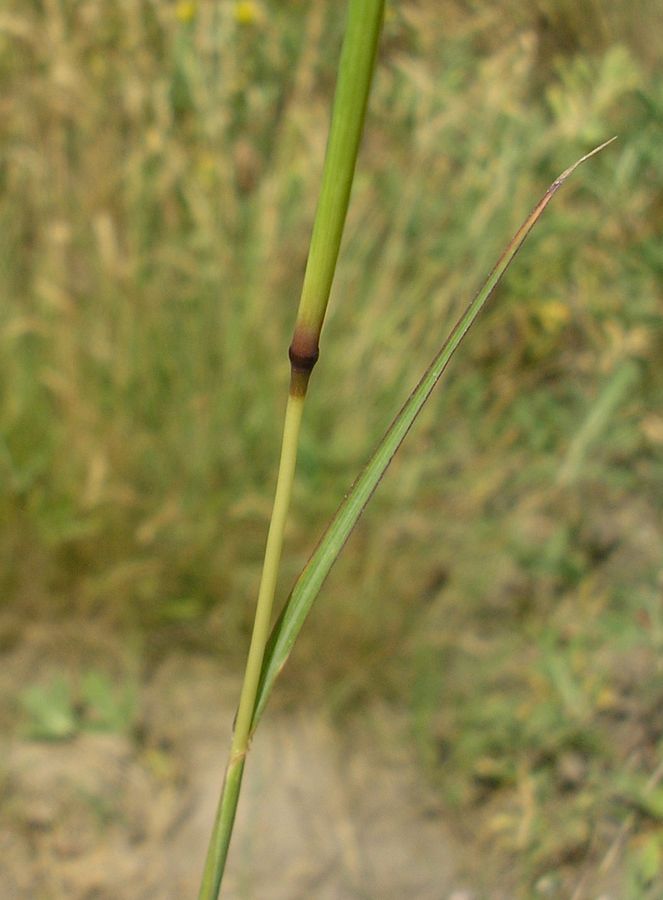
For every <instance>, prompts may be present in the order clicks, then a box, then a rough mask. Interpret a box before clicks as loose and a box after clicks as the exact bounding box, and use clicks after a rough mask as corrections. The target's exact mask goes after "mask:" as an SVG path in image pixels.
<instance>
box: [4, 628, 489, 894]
mask: <svg viewBox="0 0 663 900" xmlns="http://www.w3.org/2000/svg"><path fill="white" fill-rule="evenodd" d="M49 641H50V642H49ZM68 646H69V648H70V649H71V648H72V647H73V646H74V644H73V638H72V639H71V640H70V642H69V644H67V642H66V641H65V642H64V644H62V642H60V643H58V652H55V653H54V652H52V651H53V647H54V645H53V642H52V640H50V639H49V638H48V637H46V636H44V635H43V634H42V636H41V639H40V638H39V637H37V639H34V638H33V639H32V640H31V641H29V642H28V644H27V645H26V644H25V643H24V642H22V643H21V644H20V645H19V646H17V647H16V648H14V649H12V650H11V651H10V652H5V653H4V654H3V656H4V660H3V666H2V673H1V675H0V699H1V700H2V708H1V710H0V712H1V713H2V722H3V725H4V724H5V723H7V722H9V723H10V726H9V727H8V728H7V729H4V738H3V739H2V746H1V748H0V753H1V755H0V790H1V796H2V806H1V809H0V898H2V900H10V898H11V900H14V898H16V900H23V898H25V900H28V898H30V900H42V898H43V900H51V898H70V900H84V898H85V900H93V898H94V900H106V898H108V900H111V898H113V900H117V898H126V900H148V898H160V900H161V898H163V900H171V898H173V900H174V898H178V900H179V898H188V897H191V898H194V897H195V896H196V892H197V887H198V882H199V877H200V871H201V867H202V861H203V858H204V854H205V850H206V844H207V839H208V836H209V831H210V827H211V822H212V819H213V816H214V811H215V807H216V800H217V792H218V788H219V785H220V780H221V774H222V768H223V763H224V754H225V750H226V747H227V741H228V737H229V729H230V722H231V720H232V714H233V709H234V704H235V702H236V697H237V688H238V685H237V682H236V679H234V678H228V677H224V676H223V674H222V672H221V670H220V669H219V667H218V665H216V664H215V663H214V662H212V661H210V660H209V659H207V658H203V657H191V656H172V657H169V658H167V659H166V660H165V661H164V662H163V663H161V665H160V666H159V667H158V668H157V669H156V671H155V672H154V674H153V676H152V677H151V679H150V680H149V682H148V683H147V684H143V685H142V686H141V687H140V690H139V693H140V696H139V700H138V706H139V715H138V719H139V723H138V726H137V728H136V729H135V730H134V731H132V733H131V734H118V733H94V732H92V731H88V730H85V729H81V730H80V732H79V733H77V734H76V735H74V736H73V737H72V738H71V739H69V740H66V741H51V742H45V741H35V740H30V739H28V738H26V736H25V733H24V732H23V733H22V731H21V728H20V716H18V715H17V713H16V709H15V706H14V705H12V699H11V698H12V696H15V694H16V685H17V684H18V685H24V684H26V683H28V682H30V683H32V682H34V681H35V680H36V681H37V682H39V681H40V680H43V679H46V678H48V677H49V673H51V674H52V673H53V672H58V671H62V670H71V671H74V670H75V666H76V660H75V659H73V656H75V654H71V653H69V652H68V650H67V647H68ZM45 648H46V649H45ZM47 650H48V652H47ZM58 653H60V654H61V658H60V659H58ZM72 666H73V667H74V668H73V669H72V668H71V667H72ZM118 677H119V676H118ZM462 854H463V850H462V848H460V847H459V846H458V845H457V844H456V843H454V840H453V838H452V836H451V833H450V831H449V829H448V827H447V826H445V824H444V820H443V817H442V813H441V810H440V809H439V808H437V807H435V806H434V801H433V799H432V798H431V795H430V792H429V791H428V789H427V787H426V785H425V782H424V779H423V776H422V775H421V773H420V772H419V771H418V768H417V765H416V762H415V758H414V751H413V750H412V748H411V746H410V744H409V742H408V739H407V733H406V730H405V729H404V726H403V721H402V719H401V718H400V717H399V716H398V714H396V713H395V712H394V711H393V710H389V709H387V708H385V707H379V706H376V707H374V708H371V709H369V710H366V711H365V712H364V713H363V714H362V716H361V717H357V719H356V721H354V722H353V725H352V727H351V728H350V729H347V730H346V731H341V730H339V729H338V728H336V727H333V726H332V724H331V723H330V722H329V720H328V718H327V717H326V715H325V713H324V712H322V711H319V710H314V709H309V710H303V709H298V710H295V711H285V710H283V711H278V712H272V713H271V714H270V713H268V714H267V715H266V717H265V719H264V721H263V723H262V725H261V728H260V730H259V732H258V734H257V736H256V739H255V742H254V746H253V748H252V751H251V754H250V757H249V763H248V766H247V773H246V778H245V785H244V793H243V797H242V802H241V804H240V811H239V815H238V822H237V828H236V834H235V840H234V844H233V847H232V850H231V858H230V860H229V869H228V873H227V878H226V884H225V890H224V894H223V896H225V897H228V898H246V900H298V898H302V900H303V898H320V900H346V898H347V900H351V898H382V900H389V898H394V900H396V898H398V900H401V898H404V897H408V898H410V897H412V898H421V900H429V898H430V900H474V898H476V897H478V894H475V893H473V892H472V891H471V890H470V889H469V888H468V885H467V884H466V883H465V881H464V880H463V879H462V877H461V876H460V875H459V872H460V865H459V863H460V859H461V856H462Z"/></svg>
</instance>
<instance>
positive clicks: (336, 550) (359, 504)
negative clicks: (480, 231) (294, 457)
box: [251, 138, 615, 731]
mask: <svg viewBox="0 0 663 900" xmlns="http://www.w3.org/2000/svg"><path fill="white" fill-rule="evenodd" d="M614 140H615V138H611V140H609V141H606V142H605V143H603V144H601V145H600V146H599V147H596V148H595V149H594V150H592V151H591V152H590V153H587V154H586V155H585V156H583V157H581V158H580V159H579V160H577V161H576V162H575V163H574V164H573V165H572V166H569V168H568V169H566V170H565V171H564V172H563V173H562V174H561V175H560V176H559V178H556V179H555V181H553V183H552V184H551V185H550V187H549V188H548V190H547V191H546V192H545V194H544V195H543V197H542V198H541V200H540V201H539V202H538V203H537V205H536V206H535V207H534V209H533V210H532V212H531V213H530V214H529V216H528V217H527V218H526V219H525V221H524V222H523V224H522V225H521V226H520V228H519V229H518V231H517V232H516V234H515V235H514V236H513V238H512V239H511V241H510V243H509V244H508V246H507V247H506V249H505V250H504V252H503V253H502V255H501V256H500V258H499V260H498V261H497V263H496V265H495V267H494V268H493V270H492V272H491V273H490V275H489V276H488V278H487V279H486V281H485V283H484V284H483V286H482V287H481V289H480V290H479V292H478V293H477V294H476V296H475V297H474V299H473V300H472V302H471V303H470V304H469V306H468V307H467V309H466V310H465V312H464V313H463V314H462V316H461V317H460V319H459V320H458V322H457V323H456V325H455V326H454V328H453V330H452V332H451V334H450V335H449V337H448V338H447V340H446V341H445V343H444V345H443V346H442V348H441V350H440V351H439V353H438V354H437V355H436V356H435V358H434V359H433V361H432V363H431V364H430V366H429V367H428V369H427V370H426V372H425V373H424V375H423V376H422V378H421V380H420V381H419V383H418V384H417V386H416V387H415V389H414V390H413V391H412V393H411V394H410V396H409V398H408V399H407V401H406V402H405V404H404V406H403V408H402V409H401V411H400V412H399V413H398V415H397V416H396V418H395V419H394V421H393V422H392V424H391V426H390V427H389V430H388V431H387V432H386V434H385V436H384V437H383V439H382V441H381V442H380V444H379V445H378V447H377V449H376V450H375V452H374V453H373V455H372V457H371V458H370V460H369V462H368V463H367V465H366V467H365V469H364V470H363V472H362V473H361V475H360V476H359V478H358V479H357V480H356V481H355V483H354V485H353V487H352V489H351V490H350V492H349V493H348V494H347V495H346V497H345V499H344V500H343V502H342V503H341V505H340V507H339V508H338V510H337V512H336V514H335V515H334V518H333V519H332V521H331V522H330V524H329V526H328V528H327V530H326V532H325V534H324V535H323V537H322V539H321V541H320V543H319V544H318V546H317V548H316V549H315V551H314V553H313V555H312V556H311V559H310V560H309V562H308V563H307V564H306V566H305V568H304V569H303V571H302V573H301V575H300V576H299V578H298V580H297V582H296V584H295V586H294V588H293V590H292V593H291V594H290V597H289V598H288V601H287V603H286V605H285V607H284V608H283V611H282V613H281V615H280V616H279V618H278V620H277V622H276V624H275V626H274V629H273V630H272V634H271V637H270V639H269V642H268V644H267V648H266V651H265V656H264V660H263V667H262V672H261V676H260V683H259V686H258V693H257V696H256V703H255V707H254V713H253V719H252V723H251V730H252V731H254V730H255V728H256V726H257V724H258V721H259V719H260V716H261V715H262V713H263V712H264V709H265V706H266V704H267V700H268V699H269V695H270V693H271V691H272V688H273V686H274V682H275V680H276V678H277V676H278V674H279V672H280V671H281V669H282V668H283V666H284V665H285V663H286V660H287V659H288V656H289V655H290V651H291V650H292V647H293V645H294V643H295V640H296V639H297V635H298V634H299V632H300V630H301V628H302V625H303V624H304V621H305V619H306V617H307V616H308V614H309V612H310V610H311V607H312V605H313V603H314V601H315V598H316V597H317V595H318V593H319V591H320V588H321V587H322V585H323V583H324V581H325V578H326V577H327V575H328V574H329V571H330V569H331V567H332V565H333V564H334V562H335V561H336V559H337V557H338V555H339V554H340V552H341V550H342V549H343V545H344V544H345V542H346V540H347V539H348V537H349V535H350V532H351V531H352V529H353V528H354V526H355V524H356V523H357V521H358V519H359V516H360V515H361V513H362V511H363V509H364V507H365V506H366V504H367V503H368V501H369V499H370V497H371V495H372V493H373V491H374V490H375V488H376V487H377V485H378V484H379V482H380V480H381V478H382V476H383V475H384V473H385V471H386V469H387V467H388V466H389V463H390V462H391V460H392V458H393V456H394V454H395V453H396V451H397V450H398V448H399V447H400V445H401V443H402V442H403V440H404V439H405V436H406V435H407V433H408V431H409V430H410V428H411V427H412V424H413V422H414V420H415V419H416V418H417V416H418V415H419V413H420V411H421V409H422V408H423V406H424V403H425V402H426V400H427V399H428V397H429V396H430V394H431V392H432V390H433V388H434V387H435V385H436V384H437V382H438V381H439V379H440V377H441V376H442V373H443V372H444V370H445V369H446V367H447V365H448V363H449V360H450V359H451V357H452V356H453V354H454V353H455V351H456V349H457V348H458V346H459V344H460V343H461V341H462V340H463V338H464V337H465V335H466V334H467V332H468V330H469V328H470V326H471V325H472V323H473V322H474V320H475V319H476V317H477V316H478V314H479V312H480V311H481V309H482V308H483V306H484V304H485V303H486V301H487V300H488V298H489V297H490V295H491V294H492V292H493V291H494V289H495V287H496V286H497V285H498V283H499V281H500V279H501V278H502V276H503V275H504V273H505V272H506V270H507V268H508V267H509V265H510V263H511V261H512V260H513V258H514V257H515V255H516V253H517V252H518V250H519V249H520V247H521V246H522V245H523V243H524V241H525V239H526V237H527V235H528V234H529V232H530V231H531V230H532V228H533V227H534V225H535V224H536V222H537V221H538V219H539V218H540V216H541V214H542V213H543V211H544V210H545V208H546V207H547V205H548V203H549V202H550V201H551V200H552V198H553V196H554V195H555V193H556V192H557V190H558V189H559V188H560V187H561V186H562V185H563V184H564V182H565V181H566V180H567V178H568V177H569V176H570V175H571V174H572V173H573V172H574V171H575V170H576V169H577V168H578V166H579V165H580V164H581V163H583V162H585V160H587V159H589V158H590V157H592V156H594V155H595V154H597V153H599V152H600V151H601V150H603V149H604V147H607V146H608V144H610V143H612V141H614Z"/></svg>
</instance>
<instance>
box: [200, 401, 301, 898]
mask: <svg viewBox="0 0 663 900" xmlns="http://www.w3.org/2000/svg"><path fill="white" fill-rule="evenodd" d="M304 399H305V390H303V391H302V390H300V389H295V390H293V389H292V387H291V391H290V394H289V396H288V404H287V407H286V412H285V422H284V426H283V440H282V444H281V460H280V463H279V473H278V477H277V481H276V493H275V496H274V506H273V509H272V518H271V520H270V523H269V531H268V534H267V543H266V546H265V558H264V561H263V568H262V576H261V579H260V587H259V590H258V602H257V605H256V614H255V620H254V623H253V632H252V634H251V644H250V646H249V653H248V657H247V661H246V670H245V672H244V681H243V683H242V691H241V694H240V700H239V707H238V709H237V716H236V719H235V726H234V730H233V736H232V742H231V745H230V756H229V758H228V763H227V766H226V774H225V778H224V781H223V787H222V789H221V797H220V799H219V806H218V809H217V813H216V819H215V821H214V828H213V830H212V836H211V839H210V844H209V848H208V851H207V858H206V860H205V868H204V871H203V879H202V884H201V887H200V893H199V894H198V900H217V897H218V896H219V890H220V888H221V881H222V879H223V872H224V869H225V864H226V858H227V856H228V848H229V846H230V838H231V836H232V829H233V824H234V821H235V813H236V810H237V801H238V799H239V791H240V787H241V784H242V775H243V773H244V763H245V760H246V754H247V752H248V749H249V740H250V734H251V721H252V719H253V709H254V706H255V700H256V694H257V691H258V683H259V680H260V671H261V668H262V662H263V657H264V655H265V645H266V643H267V638H268V637H269V628H270V623H271V618H272V607H273V605H274V594H275V592H276V580H277V577H278V570H279V564H280V561H281V551H282V548H283V535H284V532H285V523H286V516H287V513H288V508H289V506H290V497H291V495H292V483H293V479H294V475H295V464H296V462H297V444H298V441H299V430H300V426H301V420H302V412H303V409H304Z"/></svg>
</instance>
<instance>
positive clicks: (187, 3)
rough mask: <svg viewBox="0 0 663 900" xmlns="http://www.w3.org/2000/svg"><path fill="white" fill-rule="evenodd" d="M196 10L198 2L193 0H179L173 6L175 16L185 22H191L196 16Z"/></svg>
mask: <svg viewBox="0 0 663 900" xmlns="http://www.w3.org/2000/svg"><path fill="white" fill-rule="evenodd" d="M197 12H198V4H197V3H196V2H195V0H180V2H179V3H178V4H177V6H176V7H175V16H176V18H177V19H178V21H180V22H184V23H185V24H186V23H188V22H192V21H193V20H194V19H195V18H196V13H197Z"/></svg>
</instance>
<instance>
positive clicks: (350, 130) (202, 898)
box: [198, 0, 384, 900]
mask: <svg viewBox="0 0 663 900" xmlns="http://www.w3.org/2000/svg"><path fill="white" fill-rule="evenodd" d="M383 12H384V0H350V3H349V7H348V18H347V24H346V32H345V38H344V41H343V49H342V51H341V60H340V63H339V73H338V81H337V85H336V93H335V98H334V108H333V111H332V121H331V126H330V132H329V140H328V143H327V152H326V154H325V165H324V171H323V176H322V186H321V189H320V199H319V202H318V208H317V210H316V215H315V222H314V225H313V234H312V237H311V246H310V249H309V256H308V260H307V264H306V273H305V276H304V284H303V287H302V296H301V300H300V305H299V311H298V314H297V321H296V323H295V331H294V335H293V339H292V343H291V345H290V351H289V353H290V363H291V379H290V394H289V396H288V405H287V407H286V414H285V423H284V428H283V443H282V446H281V461H280V464H279V473H278V478H277V483H276V494H275V498H274V507H273V510H272V518H271V521H270V526H269V532H268V535H267V544H266V547H265V558H264V563H263V570H262V576H261V580H260V587H259V590H258V601H257V605H256V615H255V622H254V625H253V633H252V635H251V644H250V647H249V653H248V658H247V663H246V671H245V674H244V681H243V684H242V691H241V695H240V701H239V707H238V710H237V717H236V721H235V727H234V730H233V737H232V743H231V748H230V757H229V759H228V764H227V766H226V774H225V778H224V782H223V787H222V789H221V797H220V799H219V806H218V809H217V813H216V819H215V822H214V827H213V830H212V836H211V839H210V845H209V849H208V851H207V858H206V860H205V868H204V871H203V878H202V883H201V888H200V893H199V895H198V896H199V900H216V898H217V897H218V894H219V890H220V888H221V882H222V879H223V872H224V869H225V864H226V859H227V856H228V849H229V846H230V839H231V836H232V830H233V825H234V821H235V813H236V810H237V802H238V799H239V792H240V788H241V784H242V775H243V772H244V764H245V761H246V754H247V752H248V749H249V741H250V734H251V724H252V719H253V712H254V708H255V703H256V696H257V691H258V684H259V680H260V673H261V669H262V665H263V659H264V654H265V647H266V644H267V638H268V636H269V626H270V620H271V616H272V607H273V604H274V594H275V591H276V581H277V576H278V570H279V565H280V561H281V551H282V547H283V534H284V531H285V522H286V517H287V513H288V507H289V505H290V496H291V494H292V483H293V479H294V474H295V464H296V461H297V445H298V441H299V430H300V425H301V419H302V412H303V409H304V401H305V398H306V390H307V387H308V381H309V377H310V374H311V371H312V369H313V367H314V365H315V363H316V361H317V358H318V341H319V337H320V331H321V329H322V323H323V320H324V316H325V311H326V308H327V302H328V300H329V293H330V291H331V285H332V281H333V278H334V271H335V268H336V262H337V259H338V252H339V247H340V244H341V237H342V234H343V227H344V224H345V217H346V213H347V208H348V202H349V199H350V190H351V187H352V180H353V176H354V170H355V164H356V160H357V151H358V149H359V141H360V139H361V133H362V129H363V124H364V118H365V114H366V104H367V101H368V93H369V90H370V85H371V77H372V74H373V68H374V64H375V55H376V52H377V42H378V36H379V33H380V27H381V24H382V16H383Z"/></svg>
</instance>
